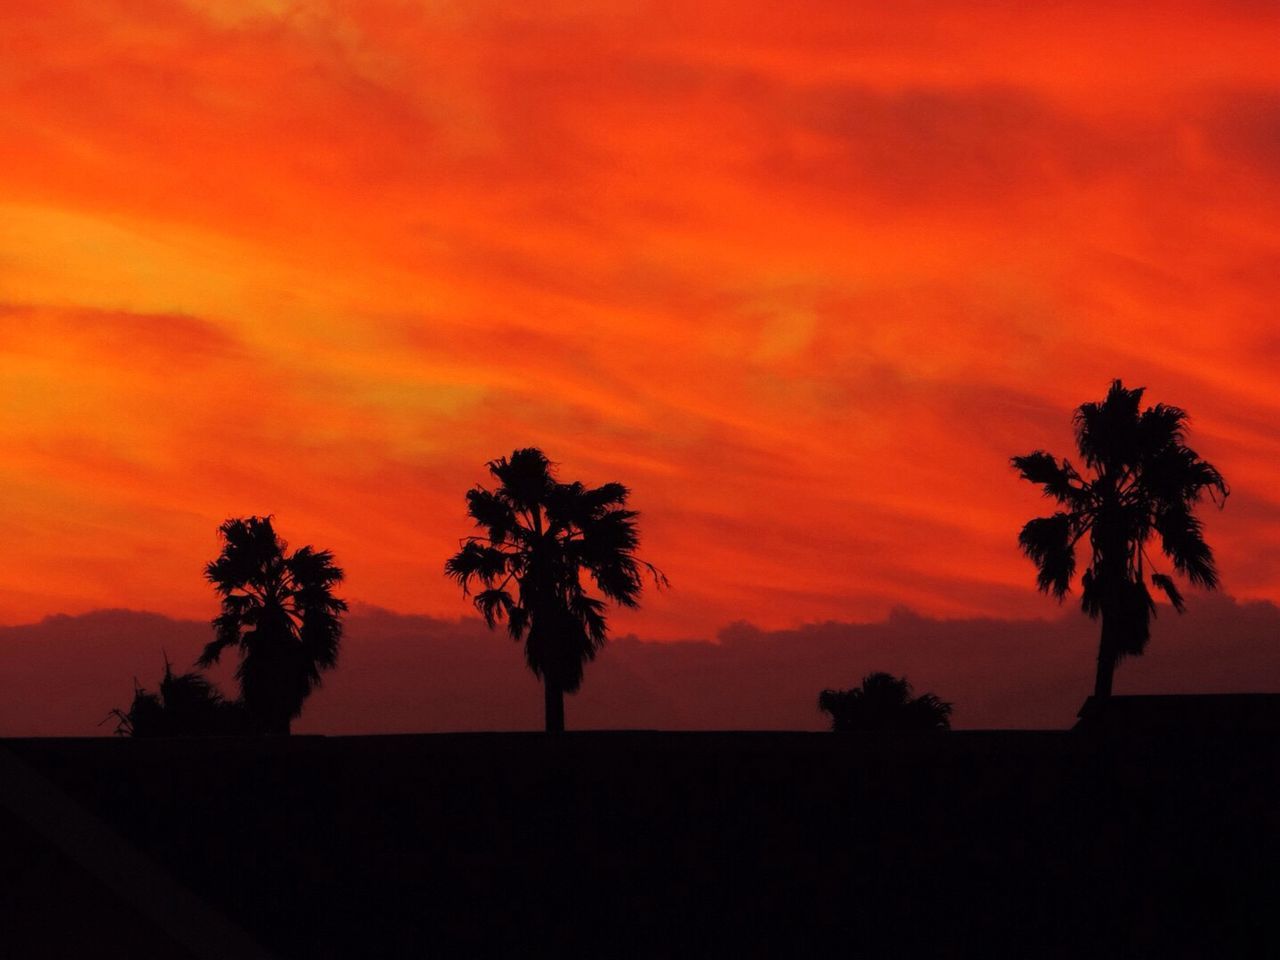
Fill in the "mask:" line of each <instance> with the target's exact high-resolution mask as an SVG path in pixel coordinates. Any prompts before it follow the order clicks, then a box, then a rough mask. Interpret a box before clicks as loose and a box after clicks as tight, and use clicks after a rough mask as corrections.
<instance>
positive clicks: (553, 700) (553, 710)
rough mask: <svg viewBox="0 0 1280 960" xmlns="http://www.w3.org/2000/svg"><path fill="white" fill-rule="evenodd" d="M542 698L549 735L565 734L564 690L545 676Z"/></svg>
mask: <svg viewBox="0 0 1280 960" xmlns="http://www.w3.org/2000/svg"><path fill="white" fill-rule="evenodd" d="M542 696H543V703H544V706H545V708H546V709H545V712H546V721H547V733H564V690H562V689H561V688H560V684H558V683H556V682H554V681H553V680H552V679H551V678H550V677H548V676H543V678H542Z"/></svg>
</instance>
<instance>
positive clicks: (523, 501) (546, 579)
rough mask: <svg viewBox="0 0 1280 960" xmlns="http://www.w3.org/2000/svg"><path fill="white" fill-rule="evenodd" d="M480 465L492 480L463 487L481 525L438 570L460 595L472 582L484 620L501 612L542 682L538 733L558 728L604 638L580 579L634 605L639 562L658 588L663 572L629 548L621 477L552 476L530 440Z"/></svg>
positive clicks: (632, 525)
mask: <svg viewBox="0 0 1280 960" xmlns="http://www.w3.org/2000/svg"><path fill="white" fill-rule="evenodd" d="M488 467H489V472H490V473H491V474H492V475H493V477H494V478H495V479H496V480H497V481H498V486H497V487H496V488H495V489H493V490H488V489H486V488H484V487H480V486H477V487H475V488H473V489H472V490H470V491H468V493H467V513H468V514H469V515H470V516H471V519H472V520H474V521H475V524H476V526H477V527H479V528H481V529H482V530H483V531H484V533H483V535H478V536H470V537H467V538H466V539H465V540H464V541H463V543H462V549H460V550H459V551H458V552H457V553H456V554H454V556H452V557H451V558H449V560H448V561H447V562H446V563H445V573H446V575H447V576H450V577H452V578H453V579H455V580H457V581H458V584H459V585H460V586H461V587H462V590H463V593H464V594H468V595H469V594H470V592H471V585H472V583H473V582H477V581H478V582H479V584H480V585H481V586H482V587H483V589H482V590H480V592H478V593H476V594H475V598H474V599H475V605H476V608H477V609H478V610H479V611H480V612H481V614H483V615H484V618H485V621H486V622H487V623H488V624H489V626H490V628H492V627H493V626H494V625H495V624H496V623H497V622H498V621H499V620H503V619H505V620H506V622H507V630H508V632H509V633H510V634H511V637H512V639H514V640H517V641H519V640H521V639H523V640H524V641H525V660H526V661H527V663H528V665H529V668H530V669H531V670H532V671H533V673H534V675H535V676H537V677H538V678H540V679H541V680H542V684H543V691H544V701H545V703H544V705H545V713H546V729H547V732H548V733H559V732H560V731H562V730H564V695H565V694H566V693H574V692H576V691H577V690H578V688H579V687H580V686H581V684H582V673H583V667H584V666H585V664H586V663H587V662H588V661H590V660H593V659H595V655H596V652H597V651H598V650H599V649H600V648H601V647H602V646H603V645H604V643H605V639H606V637H607V627H608V625H607V622H606V618H605V613H604V611H605V599H601V598H599V597H593V596H591V595H590V594H589V593H588V592H587V589H586V586H585V584H584V580H585V579H586V577H589V578H590V579H591V580H593V581H594V582H595V584H596V586H597V587H598V588H599V590H600V593H601V594H603V595H604V598H606V599H607V600H612V601H613V602H615V603H618V604H620V605H622V606H624V607H635V606H637V605H638V604H639V598H640V592H641V589H642V587H643V582H644V578H643V572H644V571H645V570H647V571H648V572H649V573H650V574H651V575H652V576H653V578H654V581H655V583H657V584H658V585H659V586H662V585H665V583H666V578H665V577H664V576H663V575H662V573H661V572H660V571H659V570H658V569H657V568H656V567H654V566H653V565H652V564H650V563H646V562H644V561H641V560H639V559H637V557H636V555H635V550H636V547H637V545H638V543H639V535H638V533H637V530H636V518H637V516H638V514H637V513H636V511H634V510H628V509H627V508H626V504H627V497H628V495H629V491H628V490H627V488H626V487H624V486H623V485H622V484H620V483H606V484H604V485H603V486H600V487H587V486H584V485H583V484H581V483H577V482H575V483H560V482H559V481H557V480H556V477H555V471H554V469H553V468H552V465H551V463H550V461H548V460H547V458H546V456H545V455H544V454H543V453H542V451H541V450H537V449H534V448H527V449H523V450H516V451H515V452H513V453H512V454H511V456H510V458H507V457H503V458H501V459H498V460H492V461H490V462H489V464H488ZM513 584H514V585H515V587H516V590H515V593H514V594H513V593H512V591H511V589H510V587H511V586H512V585H513Z"/></svg>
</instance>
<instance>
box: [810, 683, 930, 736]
mask: <svg viewBox="0 0 1280 960" xmlns="http://www.w3.org/2000/svg"><path fill="white" fill-rule="evenodd" d="M818 709H819V710H821V711H822V712H823V713H826V714H828V715H830V717H831V729H832V730H834V731H836V732H837V733H849V732H863V733H872V732H897V733H920V732H924V731H929V730H950V729H951V704H949V703H945V702H944V701H942V700H940V699H939V698H938V697H936V696H934V695H933V694H932V693H925V694H921V695H920V696H918V697H913V696H912V695H911V684H910V683H908V682H907V678H906V677H901V678H899V677H895V676H893V675H892V674H888V673H871V674H868V675H867V676H865V677H863V678H862V685H861V686H858V687H854V688H853V689H852V690H823V691H822V693H820V694H819V695H818Z"/></svg>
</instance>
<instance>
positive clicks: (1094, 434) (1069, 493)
mask: <svg viewBox="0 0 1280 960" xmlns="http://www.w3.org/2000/svg"><path fill="white" fill-rule="evenodd" d="M1142 394H1143V390H1142V388H1138V389H1136V390H1126V389H1125V387H1124V385H1123V384H1122V383H1121V382H1120V381H1119V380H1115V381H1113V382H1112V384H1111V389H1110V390H1109V391H1108V392H1107V396H1106V399H1105V400H1103V401H1102V402H1101V403H1086V404H1082V405H1081V406H1080V407H1079V408H1078V409H1077V410H1076V414H1075V433H1076V446H1077V448H1078V449H1079V451H1080V456H1081V457H1082V458H1083V460H1084V464H1085V467H1086V468H1087V470H1086V472H1085V474H1081V473H1080V472H1078V471H1077V470H1076V468H1075V467H1074V466H1072V464H1071V463H1070V462H1069V461H1067V460H1065V459H1064V460H1063V461H1062V462H1061V463H1059V462H1058V460H1057V459H1056V458H1055V457H1053V456H1052V455H1051V454H1049V453H1046V452H1045V451H1043V450H1037V451H1035V452H1034V453H1031V454H1028V455H1027V456H1025V457H1014V458H1013V461H1012V462H1013V465H1014V467H1015V468H1016V469H1017V470H1018V472H1019V473H1021V475H1022V477H1023V479H1025V480H1029V481H1031V482H1032V483H1037V484H1040V485H1042V486H1043V487H1044V493H1045V496H1047V497H1050V498H1052V499H1053V500H1055V501H1057V502H1058V504H1059V505H1060V506H1061V507H1062V509H1061V510H1059V511H1058V512H1057V513H1055V514H1054V515H1053V516H1051V517H1041V518H1039V519H1036V520H1032V521H1030V522H1029V523H1027V525H1026V526H1024V527H1023V528H1022V533H1021V534H1020V535H1019V537H1018V542H1019V544H1020V545H1021V547H1022V551H1023V553H1025V554H1026V555H1027V556H1028V557H1029V558H1030V559H1031V560H1032V561H1033V562H1034V563H1035V564H1036V566H1037V567H1038V568H1039V577H1038V579H1037V583H1038V585H1039V587H1040V589H1041V590H1042V591H1044V592H1045V593H1051V594H1053V595H1054V596H1055V597H1057V598H1058V600H1059V601H1061V600H1062V598H1063V597H1064V596H1066V594H1067V592H1068V591H1069V590H1070V589H1071V579H1072V577H1073V576H1074V574H1075V570H1076V544H1077V543H1079V541H1080V540H1081V539H1082V538H1083V537H1084V536H1085V535H1086V534H1088V536H1089V544H1090V548H1091V550H1090V558H1089V565H1088V567H1087V568H1086V570H1085V572H1084V574H1083V576H1082V577H1081V578H1080V585H1081V588H1082V597H1081V604H1082V606H1083V607H1084V610H1085V612H1086V613H1088V614H1089V616H1090V617H1092V618H1094V619H1097V618H1098V617H1101V618H1102V636H1101V638H1100V640H1099V643H1098V670H1097V677H1096V680H1095V683H1094V696H1095V697H1099V698H1102V697H1109V696H1110V695H1111V681H1112V677H1113V675H1114V673H1115V668H1116V664H1117V663H1118V662H1119V660H1120V659H1121V658H1122V657H1125V656H1129V655H1135V656H1136V655H1138V654H1141V653H1142V651H1143V650H1144V649H1145V648H1146V645H1147V641H1148V639H1150V636H1151V617H1152V616H1153V615H1154V614H1155V611H1156V607H1155V602H1154V601H1153V600H1152V597H1151V592H1150V590H1148V589H1147V581H1148V579H1150V583H1151V585H1152V586H1153V587H1155V588H1157V589H1158V590H1160V591H1162V592H1163V593H1164V594H1165V596H1167V597H1168V598H1169V602H1170V603H1171V604H1173V607H1174V609H1176V610H1177V611H1178V612H1179V613H1181V612H1182V610H1183V599H1182V594H1181V592H1180V591H1179V590H1178V587H1177V585H1176V584H1175V583H1174V581H1173V578H1172V577H1170V576H1169V575H1168V574H1166V573H1160V572H1158V571H1156V570H1154V566H1155V565H1154V563H1153V562H1152V559H1151V556H1150V555H1149V554H1148V553H1147V550H1146V544H1147V541H1148V540H1149V539H1151V537H1152V536H1153V535H1159V537H1160V549H1161V551H1163V553H1164V554H1165V555H1167V556H1168V557H1169V559H1170V560H1172V561H1173V569H1174V570H1176V571H1177V572H1178V573H1181V574H1183V575H1184V576H1186V577H1187V578H1188V579H1189V580H1190V581H1191V582H1192V583H1193V584H1195V585H1197V586H1201V587H1205V588H1207V589H1213V588H1214V587H1216V586H1217V585H1218V573H1217V570H1216V568H1215V567H1214V562H1213V551H1212V550H1211V549H1210V548H1209V545H1208V544H1207V543H1206V542H1205V539H1204V536H1203V527H1202V524H1201V522H1200V520H1199V519H1198V518H1197V517H1196V516H1195V507H1196V505H1197V504H1198V503H1199V502H1200V501H1201V499H1202V498H1203V497H1204V495H1205V494H1206V493H1207V494H1208V495H1209V497H1210V498H1211V499H1212V500H1213V501H1214V502H1215V503H1217V504H1218V505H1219V506H1221V505H1222V504H1223V503H1225V501H1226V497H1227V492H1228V491H1227V485H1226V483H1225V482H1224V481H1223V479H1222V475H1221V474H1220V473H1218V471H1217V470H1216V469H1215V468H1214V467H1213V465H1212V464H1209V463H1206V462H1205V461H1204V460H1201V459H1200V457H1199V456H1197V454H1196V452H1195V451H1194V450H1192V449H1191V448H1189V447H1188V446H1187V445H1186V443H1185V439H1186V429H1187V414H1186V413H1185V412H1184V411H1183V410H1180V409H1179V408H1177V407H1171V406H1167V405H1165V404H1163V403H1160V404H1156V405H1155V406H1154V407H1148V408H1147V409H1145V410H1143V409H1141V406H1142Z"/></svg>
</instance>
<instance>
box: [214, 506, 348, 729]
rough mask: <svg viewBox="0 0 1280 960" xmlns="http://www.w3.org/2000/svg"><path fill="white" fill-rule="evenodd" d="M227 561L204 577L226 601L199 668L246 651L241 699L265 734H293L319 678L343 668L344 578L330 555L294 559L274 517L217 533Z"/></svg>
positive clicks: (304, 550) (310, 553) (306, 553)
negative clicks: (340, 593)
mask: <svg viewBox="0 0 1280 960" xmlns="http://www.w3.org/2000/svg"><path fill="white" fill-rule="evenodd" d="M218 532H219V534H221V536H222V541H223V545H222V553H221V554H219V556H218V558H217V559H216V560H214V561H212V562H211V563H210V564H209V565H208V566H207V567H206V568H205V577H206V578H207V579H208V580H209V582H210V583H212V584H213V587H214V589H215V590H216V591H217V592H218V595H219V597H221V600H222V613H220V614H219V615H218V616H217V617H216V618H215V619H214V621H213V626H214V639H213V641H212V642H211V643H209V645H208V646H206V647H205V648H204V653H203V654H202V655H201V656H200V659H199V661H198V663H199V665H200V666H202V667H207V666H209V665H210V664H212V663H217V662H218V659H219V657H221V655H222V651H223V650H225V649H226V648H227V647H237V648H238V649H239V651H240V665H239V667H238V668H237V669H236V679H237V680H238V681H239V682H240V699H241V700H242V701H243V702H244V706H245V709H246V710H247V711H248V713H249V716H250V717H251V718H252V720H253V722H254V724H255V725H256V727H257V729H258V730H259V732H262V733H272V734H287V733H288V732H289V727H290V724H291V722H292V721H293V720H294V719H295V718H296V717H298V716H299V715H300V714H301V713H302V704H303V702H304V701H305V700H306V699H307V697H308V696H310V694H311V691H312V690H313V689H314V688H315V687H317V686H319V685H320V673H321V671H323V670H328V669H331V668H332V667H333V666H334V665H335V664H336V663H337V661H338V647H339V644H340V643H341V640H342V614H343V612H344V611H345V610H346V609H347V604H346V602H345V601H343V600H340V599H339V598H338V597H335V596H334V595H333V590H334V587H336V586H337V585H338V584H339V583H341V582H342V577H343V573H342V570H341V569H339V568H338V567H337V566H335V565H334V562H333V554H332V553H330V552H329V551H328V550H316V549H314V548H312V547H309V546H307V547H301V548H299V549H298V550H295V551H293V552H292V553H289V552H288V549H289V548H288V544H286V543H285V542H284V541H283V540H281V539H280V537H279V536H277V535H276V532H275V530H274V529H273V528H272V526H271V517H248V518H244V519H231V520H228V521H227V522H226V523H224V524H223V525H222V526H221V527H219V528H218Z"/></svg>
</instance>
